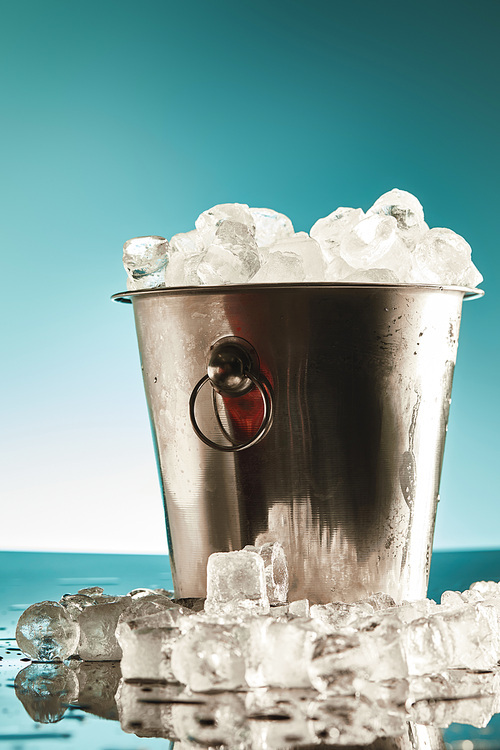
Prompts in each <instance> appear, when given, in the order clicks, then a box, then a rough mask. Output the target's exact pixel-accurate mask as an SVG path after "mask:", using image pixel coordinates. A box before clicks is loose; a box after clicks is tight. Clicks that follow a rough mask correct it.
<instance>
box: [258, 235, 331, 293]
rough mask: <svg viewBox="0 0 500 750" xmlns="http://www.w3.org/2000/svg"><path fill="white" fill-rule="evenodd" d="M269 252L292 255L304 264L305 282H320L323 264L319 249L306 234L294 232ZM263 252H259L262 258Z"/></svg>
mask: <svg viewBox="0 0 500 750" xmlns="http://www.w3.org/2000/svg"><path fill="white" fill-rule="evenodd" d="M269 252H271V253H276V252H280V253H283V254H286V253H293V254H295V255H298V256H299V258H301V260H302V263H303V264H304V278H305V281H322V280H323V276H324V271H325V262H324V260H323V255H322V253H321V248H320V246H319V245H318V243H317V242H316V240H314V239H313V238H312V237H309V235H308V234H307V232H296V233H295V234H294V235H292V236H290V237H286V238H285V239H282V240H279V241H278V242H275V243H274V245H272V246H271V247H270V248H269ZM264 254H265V250H264V249H263V250H262V251H261V255H262V257H264Z"/></svg>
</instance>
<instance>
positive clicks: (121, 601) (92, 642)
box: [78, 596, 131, 661]
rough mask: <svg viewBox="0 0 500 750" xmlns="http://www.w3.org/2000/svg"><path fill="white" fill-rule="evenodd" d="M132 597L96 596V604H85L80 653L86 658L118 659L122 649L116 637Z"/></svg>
mask: <svg viewBox="0 0 500 750" xmlns="http://www.w3.org/2000/svg"><path fill="white" fill-rule="evenodd" d="M130 603H131V599H130V597H128V596H100V597H96V599H95V603H94V605H93V606H92V607H85V609H83V610H82V612H81V613H80V615H79V617H78V624H79V625H80V642H79V644H78V656H79V657H80V658H81V659H84V660H85V661H114V660H118V659H121V656H122V651H121V648H120V645H119V643H118V641H117V640H116V637H115V631H116V626H117V624H118V618H119V617H120V615H121V614H122V612H123V611H124V610H125V609H126V608H127V607H128V606H129V605H130Z"/></svg>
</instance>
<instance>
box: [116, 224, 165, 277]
mask: <svg viewBox="0 0 500 750" xmlns="http://www.w3.org/2000/svg"><path fill="white" fill-rule="evenodd" d="M168 250H169V243H168V240H166V239H165V237H158V236H155V235H153V236H151V237H133V238H132V239H130V240H127V241H126V242H125V244H124V246H123V265H124V266H125V270H126V272H127V275H128V277H129V278H130V279H131V280H132V281H138V280H139V279H140V278H142V277H143V276H149V275H150V274H154V273H156V272H157V271H160V269H161V268H163V266H165V265H166V264H167V263H168Z"/></svg>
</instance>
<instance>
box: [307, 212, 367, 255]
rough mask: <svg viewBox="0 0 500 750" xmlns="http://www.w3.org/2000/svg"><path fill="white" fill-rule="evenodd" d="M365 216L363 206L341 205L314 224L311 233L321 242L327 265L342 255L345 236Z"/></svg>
mask: <svg viewBox="0 0 500 750" xmlns="http://www.w3.org/2000/svg"><path fill="white" fill-rule="evenodd" d="M364 216H365V214H364V212H363V211H362V210H361V208H346V207H344V206H341V207H340V208H337V209H335V211H332V213H331V214H328V216H325V217H324V218H323V219H318V221H317V222H316V223H315V224H313V226H312V227H311V231H310V233H309V234H310V235H311V237H312V238H313V239H315V240H316V242H317V243H318V244H319V246H320V248H321V252H322V253H323V258H324V260H325V263H326V265H327V266H328V265H329V264H330V263H332V262H333V261H334V260H336V259H337V258H339V257H340V244H341V242H342V240H343V238H344V237H345V236H346V235H347V234H348V233H349V232H350V231H351V229H352V228H353V227H354V226H355V225H356V224H358V223H359V222H360V221H361V220H362V219H363V218H364Z"/></svg>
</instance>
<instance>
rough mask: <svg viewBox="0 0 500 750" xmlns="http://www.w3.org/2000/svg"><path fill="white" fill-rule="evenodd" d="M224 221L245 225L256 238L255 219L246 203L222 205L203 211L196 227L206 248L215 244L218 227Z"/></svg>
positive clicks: (196, 222)
mask: <svg viewBox="0 0 500 750" xmlns="http://www.w3.org/2000/svg"><path fill="white" fill-rule="evenodd" d="M223 221H231V222H238V223H240V224H245V225H246V226H247V227H248V228H249V230H250V232H251V233H252V234H253V235H254V236H255V222H254V218H253V216H252V214H251V212H250V210H249V208H248V206H247V205H246V204H245V203H221V204H219V205H217V206H212V208H209V209H208V210H207V211H203V213H202V214H200V215H199V216H198V218H197V219H196V221H195V227H196V229H197V231H198V235H199V237H200V239H201V241H202V242H203V245H204V247H205V248H207V247H209V246H210V245H212V244H213V242H214V239H215V235H216V232H217V229H218V227H219V226H220V224H221V223H222V222H223Z"/></svg>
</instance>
